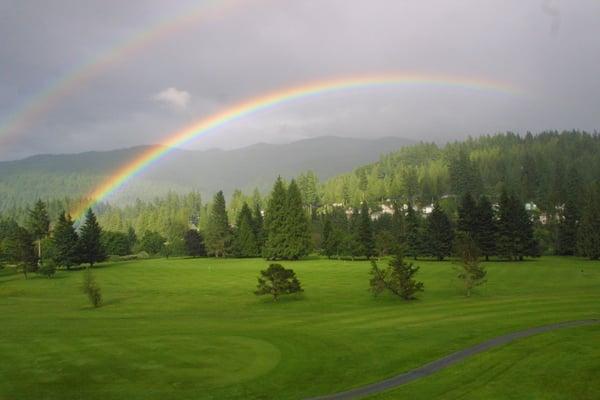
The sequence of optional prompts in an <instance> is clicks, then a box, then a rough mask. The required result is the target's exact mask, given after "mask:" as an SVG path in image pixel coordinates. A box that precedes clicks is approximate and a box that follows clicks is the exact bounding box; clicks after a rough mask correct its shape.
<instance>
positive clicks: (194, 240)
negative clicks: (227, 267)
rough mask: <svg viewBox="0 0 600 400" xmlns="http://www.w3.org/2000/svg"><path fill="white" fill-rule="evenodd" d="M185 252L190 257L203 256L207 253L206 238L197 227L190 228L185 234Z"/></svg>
mask: <svg viewBox="0 0 600 400" xmlns="http://www.w3.org/2000/svg"><path fill="white" fill-rule="evenodd" d="M183 243H184V245H185V254H186V255H187V256H190V257H201V256H205V255H206V249H205V248H204V239H203V238H202V235H201V234H200V232H198V231H197V230H196V229H188V230H187V231H186V232H185V234H184V236H183Z"/></svg>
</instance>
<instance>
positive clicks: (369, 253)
mask: <svg viewBox="0 0 600 400" xmlns="http://www.w3.org/2000/svg"><path fill="white" fill-rule="evenodd" d="M358 240H359V241H360V244H361V247H362V252H363V255H364V256H365V257H367V259H370V258H371V257H373V255H374V254H375V241H374V239H373V228H372V226H371V216H370V215H369V206H368V204H367V202H366V201H363V202H362V204H361V208H360V221H359V224H358Z"/></svg>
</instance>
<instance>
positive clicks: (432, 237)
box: [426, 203, 454, 261]
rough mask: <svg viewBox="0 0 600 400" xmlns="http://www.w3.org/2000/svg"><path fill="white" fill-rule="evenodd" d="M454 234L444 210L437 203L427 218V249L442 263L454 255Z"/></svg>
mask: <svg viewBox="0 0 600 400" xmlns="http://www.w3.org/2000/svg"><path fill="white" fill-rule="evenodd" d="M453 238H454V232H453V231H452V223H451V222H450V219H449V218H448V216H447V215H446V213H445V212H444V210H442V208H441V207H440V205H439V203H435V204H434V206H433V210H432V211H431V214H429V216H428V217H427V235H426V239H427V242H428V244H427V247H428V248H429V253H430V254H431V255H433V256H434V257H436V258H437V259H438V260H439V261H442V260H443V259H444V258H445V257H447V256H449V255H450V254H451V253H452V241H453Z"/></svg>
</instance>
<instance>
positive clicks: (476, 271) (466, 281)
mask: <svg viewBox="0 0 600 400" xmlns="http://www.w3.org/2000/svg"><path fill="white" fill-rule="evenodd" d="M455 251H456V255H457V257H458V258H459V260H460V264H459V267H458V268H457V270H458V275H457V277H458V279H460V280H461V281H462V282H463V285H464V289H465V295H466V296H467V297H470V296H471V291H472V290H473V288H474V287H476V286H479V285H482V284H484V283H485V282H486V275H487V272H486V270H485V268H484V267H483V266H482V265H481V263H480V262H479V254H480V253H479V248H478V247H477V243H476V242H475V240H474V239H473V237H472V236H471V235H470V234H469V233H466V232H463V231H459V232H458V234H457V236H456V240H455Z"/></svg>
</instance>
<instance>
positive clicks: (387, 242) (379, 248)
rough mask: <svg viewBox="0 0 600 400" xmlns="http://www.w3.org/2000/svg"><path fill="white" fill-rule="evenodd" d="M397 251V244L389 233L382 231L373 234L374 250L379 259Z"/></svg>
mask: <svg viewBox="0 0 600 400" xmlns="http://www.w3.org/2000/svg"><path fill="white" fill-rule="evenodd" d="M398 249H399V247H398V242H396V239H395V238H394V235H393V234H392V233H391V232H390V231H387V230H382V231H379V232H377V233H376V234H375V250H376V252H377V255H378V256H379V257H385V256H388V255H390V254H394V253H396V252H397V251H398Z"/></svg>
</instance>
